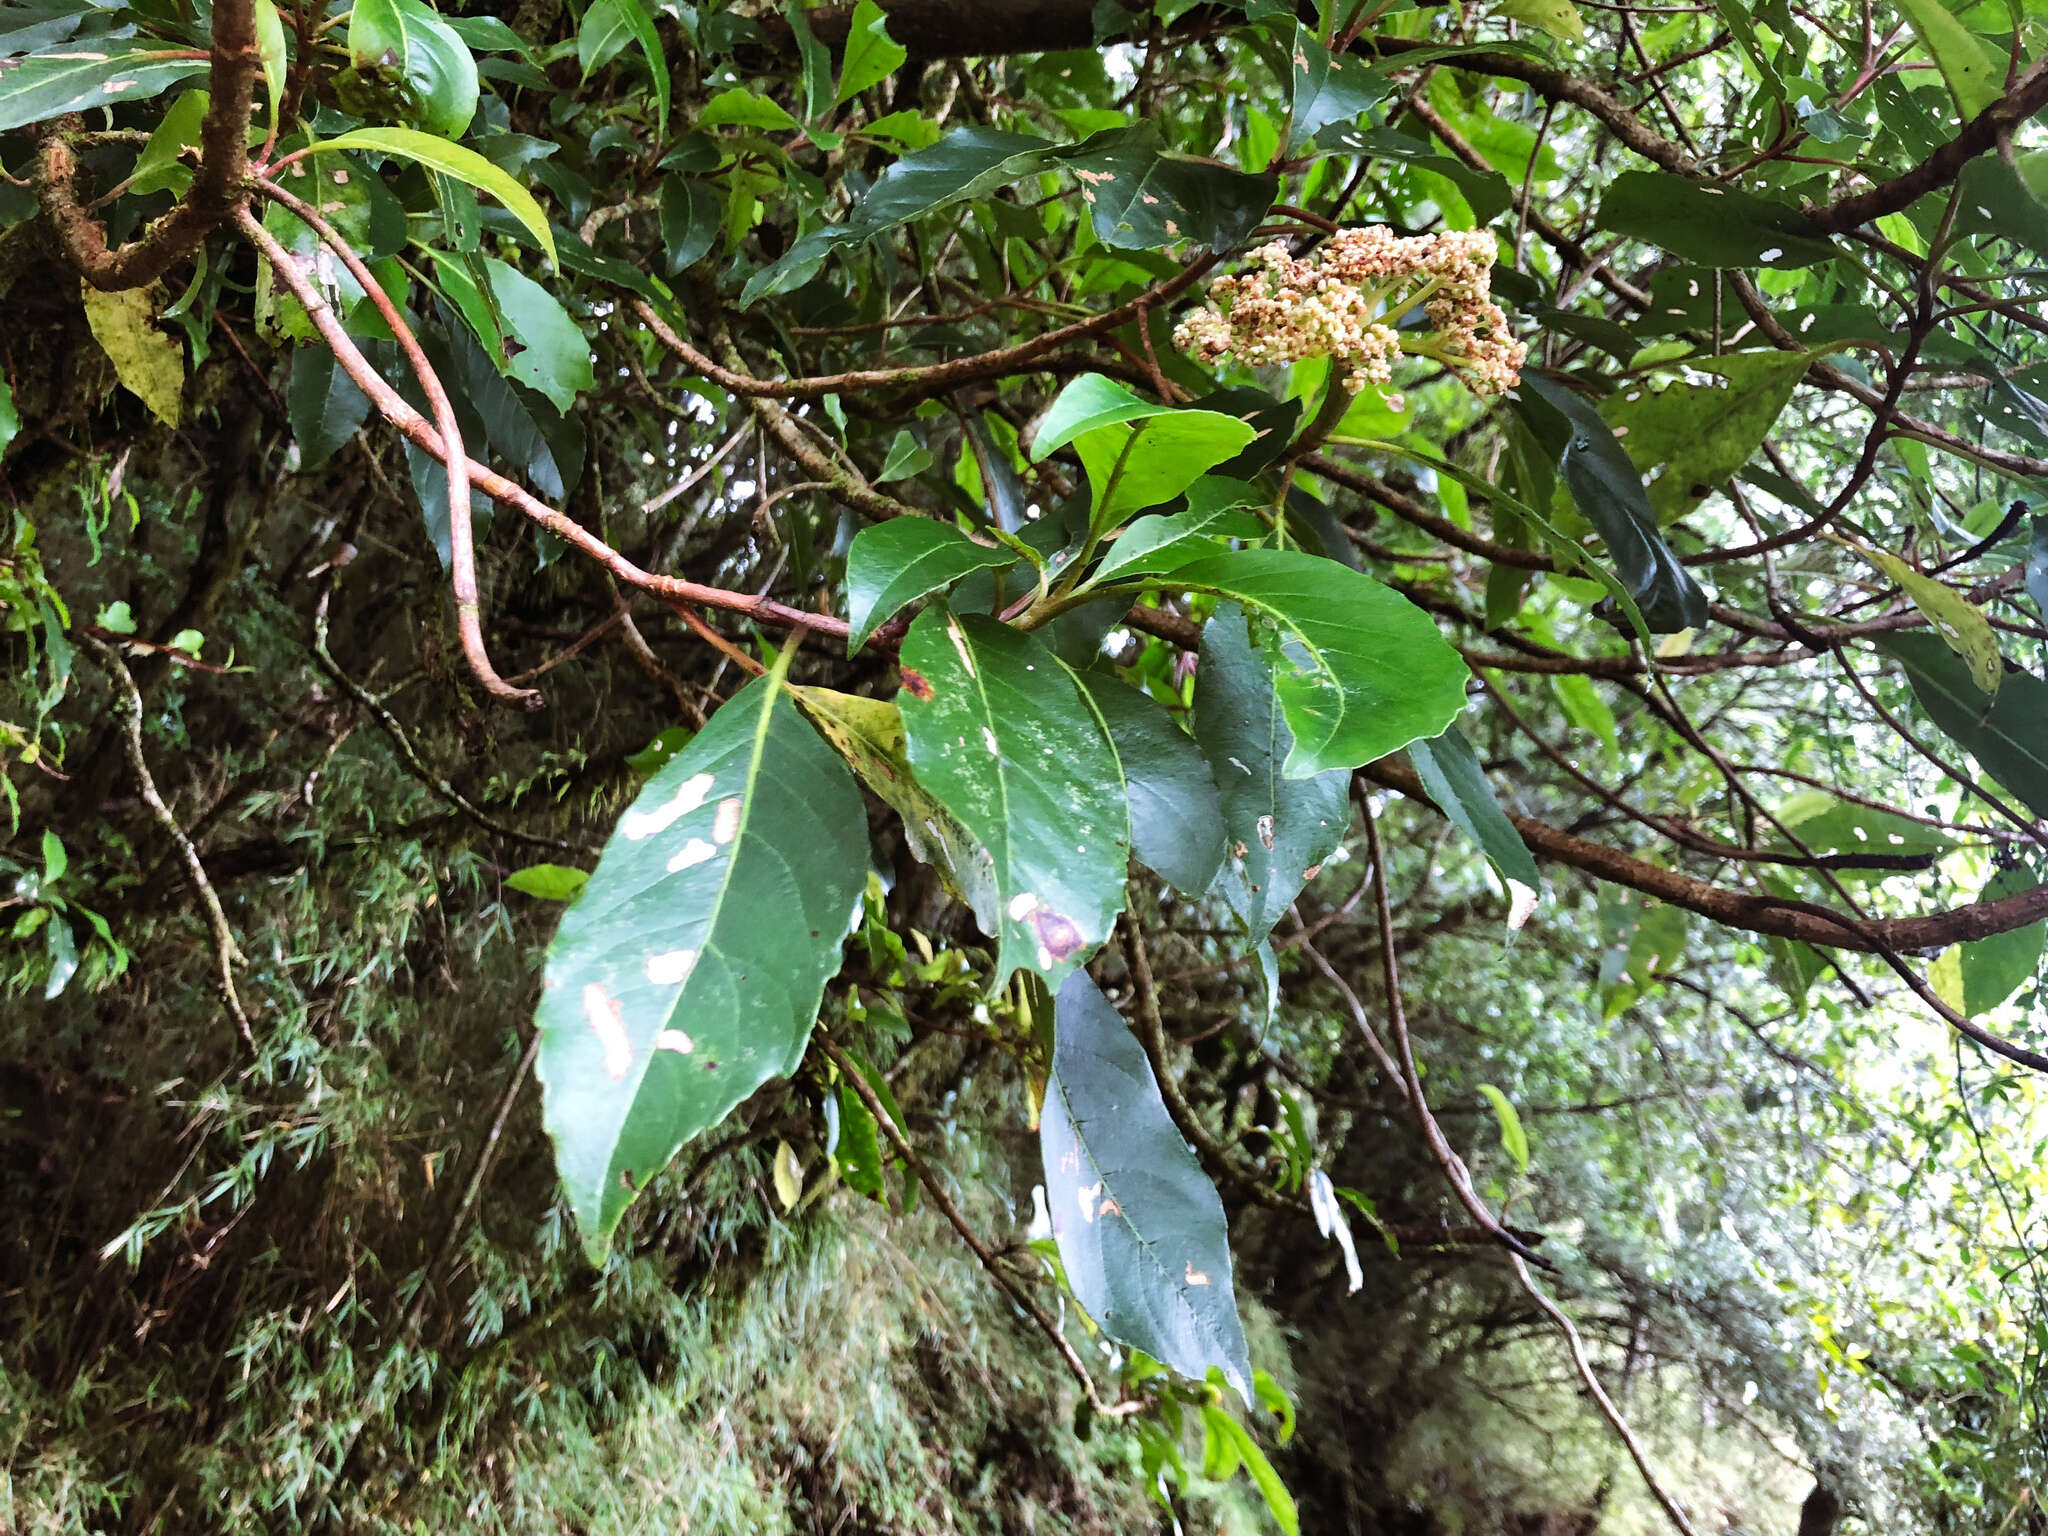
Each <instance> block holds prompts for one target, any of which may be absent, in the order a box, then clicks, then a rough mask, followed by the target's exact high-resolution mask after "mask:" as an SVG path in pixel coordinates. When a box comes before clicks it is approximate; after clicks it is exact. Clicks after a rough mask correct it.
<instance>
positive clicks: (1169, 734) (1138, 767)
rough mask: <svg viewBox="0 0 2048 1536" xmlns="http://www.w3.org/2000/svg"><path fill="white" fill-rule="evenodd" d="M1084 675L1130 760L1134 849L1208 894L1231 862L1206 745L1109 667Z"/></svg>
mask: <svg viewBox="0 0 2048 1536" xmlns="http://www.w3.org/2000/svg"><path fill="white" fill-rule="evenodd" d="M1080 678H1081V686H1082V687H1084V688H1086V689H1087V690H1088V696H1089V697H1090V698H1091V699H1093V700H1094V701H1095V707H1096V708H1097V709H1098V710H1100V711H1101V712H1102V719H1103V722H1104V723H1105V724H1106V725H1107V726H1108V727H1109V739H1110V740H1111V741H1112V742H1114V743H1115V744H1116V755H1117V759H1118V761H1119V762H1121V763H1122V764H1123V771H1124V787H1125V791H1126V793H1127V794H1128V796H1129V799H1130V810H1131V852H1132V853H1134V854H1135V855H1137V859H1138V862H1139V863H1140V864H1143V865H1144V866H1145V867H1146V868H1147V869H1149V870H1151V871H1152V872H1153V873H1154V874H1156V875H1158V876H1159V877H1160V878H1161V879H1163V880H1165V881H1166V882H1167V883H1168V884H1169V885H1171V886H1172V887H1173V888H1174V889H1175V890H1177V891H1179V892H1180V893H1181V894H1182V895H1184V896H1191V897H1192V896H1202V895H1205V894H1206V893H1207V892H1208V890H1209V887H1210V886H1212V885H1214V884H1215V883H1216V874H1217V871H1218V870H1220V869H1221V868H1222V867H1223V807H1222V804H1221V802H1220V801H1218V799H1217V798H1216V780H1215V778H1214V776H1213V775H1211V773H1210V772H1209V763H1208V760H1207V759H1206V758H1204V757H1203V756H1202V749H1201V748H1200V747H1198V746H1196V745H1195V740H1194V738H1193V737H1192V736H1190V735H1188V733H1187V732H1186V731H1184V730H1182V729H1181V728H1180V727H1179V726H1178V725H1176V724H1174V721H1173V717H1172V716H1171V715H1170V714H1168V713H1167V711H1166V710H1165V709H1164V708H1163V707H1162V706H1161V705H1159V704H1157V703H1155V702H1154V701H1153V700H1152V699H1151V698H1149V697H1148V696H1147V695H1145V694H1143V693H1141V692H1139V691H1138V690H1137V689H1135V688H1127V687H1125V686H1124V685H1123V684H1122V683H1120V682H1118V681H1117V680H1116V679H1115V678H1113V677H1109V676H1107V675H1105V674H1103V673H1101V672H1083V673H1081V674H1080Z"/></svg>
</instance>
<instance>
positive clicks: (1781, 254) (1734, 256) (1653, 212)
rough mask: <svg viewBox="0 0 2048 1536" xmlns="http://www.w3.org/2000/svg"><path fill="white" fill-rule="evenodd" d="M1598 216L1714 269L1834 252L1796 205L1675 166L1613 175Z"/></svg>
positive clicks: (1796, 262)
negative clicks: (1704, 179)
mask: <svg viewBox="0 0 2048 1536" xmlns="http://www.w3.org/2000/svg"><path fill="white" fill-rule="evenodd" d="M1596 222H1597V223H1598V224H1599V226H1600V228H1602V229H1610V230H1613V231H1614V232H1615V233H1616V234H1619V235H1632V236H1634V237H1635V238H1636V239H1638V240H1647V241H1648V242H1650V243H1651V244H1652V245H1656V246H1661V247H1662V248H1663V249H1665V250H1667V251H1670V252H1671V253H1672V254H1673V255H1675V256H1681V257H1683V258H1684V259H1685V260H1687V261H1694V262H1698V263H1700V264H1701V265H1702V266H1708V267H1752V266H1764V267H1810V266H1812V265H1813V264H1814V263H1815V262H1817V261H1826V260H1828V259H1829V258H1831V257H1832V256H1834V255H1835V247H1834V245H1833V243H1832V242H1830V241H1829V240H1828V239H1827V238H1826V237H1825V236H1823V235H1820V234H1817V233H1816V232H1815V231H1814V229H1813V226H1812V225H1811V224H1810V223H1809V222H1808V221H1807V218H1806V215H1805V214H1803V213H1801V212H1800V211H1799V210H1798V209H1797V208H1795V207H1793V206H1792V205H1791V204H1790V203H1780V202H1775V201H1773V200H1771V199H1770V198H1765V197H1758V196H1756V195H1755V194H1754V193H1750V192H1741V191H1738V190H1736V189H1735V188H1734V187H1722V186H1710V185H1706V184H1703V183H1701V182H1696V181H1691V180H1688V179H1687V178H1686V177H1683V176H1679V175H1675V174H1673V173H1671V172H1669V171H1625V172H1623V173H1622V174H1621V175H1619V176H1617V177H1615V178H1614V181H1613V182H1612V184H1610V185H1609V187H1608V188H1607V192H1606V194H1605V195H1604V196H1603V197H1602V198H1601V200H1600V212H1599V215H1598V218H1597V220H1596Z"/></svg>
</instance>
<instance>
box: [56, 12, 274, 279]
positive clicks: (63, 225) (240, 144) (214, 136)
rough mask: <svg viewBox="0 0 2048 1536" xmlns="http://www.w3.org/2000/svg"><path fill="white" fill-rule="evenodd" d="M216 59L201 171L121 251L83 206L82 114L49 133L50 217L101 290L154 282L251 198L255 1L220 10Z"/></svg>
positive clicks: (259, 60) (257, 73)
mask: <svg viewBox="0 0 2048 1536" xmlns="http://www.w3.org/2000/svg"><path fill="white" fill-rule="evenodd" d="M212 58H213V70H212V73H211V74H210V75H209V76H208V77H207V85H208V89H209V91H210V92H211V98H210V100H209V102H208V105H207V110H206V116H205V118H204V119H203V120H202V121H201V123H200V125H199V170H198V173H197V174H196V175H195V176H194V177H193V178H192V185H191V187H190V188H188V189H187V190H186V193H185V195H184V196H183V197H182V198H180V199H179V200H178V202H177V203H176V205H175V206H173V207H172V209H171V211H170V212H168V213H166V214H165V215H164V216H163V217H162V218H160V219H158V220H156V221H155V222H154V223H153V224H151V225H150V226H149V228H148V229H146V230H144V231H143V232H142V234H141V235H140V236H139V237H138V238H137V239H134V240H131V241H129V242H128V243H127V244H126V245H124V246H122V247H121V248H120V249H119V250H112V249H110V248H109V247H108V245H107V230H106V226H105V225H103V224H101V223H100V221H99V220H98V219H96V218H94V217H93V216H92V214H91V213H90V212H89V211H88V210H87V209H86V208H85V206H84V205H82V204H81V203H80V202H79V201H78V191H77V176H78V161H77V158H76V157H75V156H74V155H73V154H72V152H71V144H70V141H69V139H68V138H67V134H69V133H71V132H75V131H76V128H77V123H78V119H77V117H76V115H75V114H74V115H72V116H70V117H65V118H59V119H58V120H57V121H56V122H55V123H53V124H51V125H49V128H48V130H47V131H46V132H45V133H44V135H43V144H42V160H41V165H40V167H39V170H38V174H37V177H36V181H37V192H38V194H39V195H40V198H41V201H42V208H43V215H44V217H45V218H47V219H48V220H49V222H50V227H51V228H52V229H54V230H55V231H56V234H57V245H58V248H59V249H60V250H62V251H63V253H64V257H65V259H66V260H67V261H69V262H70V263H71V265H72V266H74V267H76V268H77V269H78V271H79V273H80V274H81V275H82V276H83V277H84V278H85V280H86V281H87V282H89V283H91V284H92V285H93V287H95V288H98V289H100V290H101V291H102V292H106V293H114V292H118V291H120V290H121V289H124V288H142V287H146V286H148V285H149V284H150V283H153V282H155V281H156V280H157V279H158V278H159V277H161V276H163V274H164V273H165V272H166V271H168V270H169V269H170V267H171V266H172V264H173V263H175V262H177V261H178V260H180V259H181V258H182V257H185V256H188V255H190V254H191V253H192V252H193V251H195V250H197V249H198V248H199V246H200V244H201V242H203V241H204V240H205V239H206V237H207V236H208V235H209V234H211V233H212V232H213V231H214V230H215V229H217V228H219V227H220V225H222V224H224V223H225V222H227V220H228V218H229V217H230V216H231V215H232V214H233V213H234V211H235V210H236V209H237V208H238V207H240V206H241V203H242V199H243V198H244V196H246V194H247V190H248V189H247V186H246V183H247V181H248V175H249V119H250V116H251V115H252V113H253V112H254V111H255V106H256V82H257V80H258V79H259V78H260V77H261V76H262V74H263V53H262V49H261V48H260V47H259V46H258V44H257V41H256V5H255V0H218V3H217V4H215V6H214V8H213V36H212Z"/></svg>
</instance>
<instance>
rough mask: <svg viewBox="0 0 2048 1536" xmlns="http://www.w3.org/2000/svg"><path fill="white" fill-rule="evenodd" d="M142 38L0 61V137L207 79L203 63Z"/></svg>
mask: <svg viewBox="0 0 2048 1536" xmlns="http://www.w3.org/2000/svg"><path fill="white" fill-rule="evenodd" d="M189 52H190V50H189V49H173V48H168V47H166V46H165V45H164V44H162V43H159V42H155V41H152V40H148V39H143V38H94V39H92V44H91V46H90V47H87V46H85V45H84V44H82V43H71V44H67V45H65V46H64V47H61V48H52V49H49V50H48V51H46V52H43V53H32V54H30V55H29V56H28V57H27V58H25V59H5V60H0V133H7V132H9V131H11V130H13V129H16V128H24V127H26V126H28V124H30V123H40V122H43V121H45V120H46V119H49V118H52V117H61V116H62V115H63V114H64V113H66V112H83V111H85V110H86V109H87V108H89V107H106V106H112V105H113V104H114V103H115V102H117V101H141V100H144V99H145V98H147V97H150V96H160V95H162V94H163V93H164V92H165V91H166V90H168V89H170V87H172V86H174V85H176V84H177V83H178V82H179V81H180V80H183V79H185V78H186V77H188V76H190V75H202V74H205V73H206V71H207V69H208V67H209V66H208V63H207V61H206V60H205V59H204V58H197V59H194V58H186V57H181V55H183V54H186V53H189Z"/></svg>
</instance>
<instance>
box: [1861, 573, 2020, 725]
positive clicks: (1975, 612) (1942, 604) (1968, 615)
mask: <svg viewBox="0 0 2048 1536" xmlns="http://www.w3.org/2000/svg"><path fill="white" fill-rule="evenodd" d="M1862 554H1863V557H1864V558H1865V559H1866V560H1868V561H1870V563H1871V564H1872V565H1875V566H1876V567H1877V568H1878V569H1879V570H1881V571H1883V572H1884V573H1885V575H1887V576H1889V577H1891V579H1892V580H1893V581H1895V582H1897V583H1898V587H1899V590H1900V591H1901V592H1903V593H1905V594H1906V596H1907V597H1908V598H1910V599H1911V600H1912V603H1913V606H1914V607H1915V608H1918V609H1919V610H1920V612H1921V613H1922V614H1924V615H1925V616H1926V619H1927V622H1928V623H1929V624H1931V625H1932V626H1933V627H1934V632H1935V633H1936V634H1937V635H1939V636H1941V638H1942V639H1944V640H1946V641H1947V642H1948V645H1949V649H1950V650H1952V651H1954V652H1955V653H1956V654H1957V655H1958V656H1960V657H1962V658H1963V660H1964V661H1965V662H1967V663H1968V664H1969V667H1970V681H1971V682H1973V683H1975V684H1976V685H1977V687H1978V688H1979V689H1981V690H1982V691H1983V692H1984V693H1986V694H1989V695H1990V696H1992V697H1993V698H1996V697H1997V695H1998V690H1999V687H2000V685H2001V684H2003V683H2004V682H2005V663H2004V661H2003V660H2002V659H2001V658H2000V656H1999V654H1998V635H1997V633H1996V632H1995V631H1994V630H1993V629H1992V628H1991V621H1990V620H1989V619H1987V618H1985V617H1984V612H1983V610H1982V609H1980V608H1979V607H1978V606H1977V605H1976V604H1975V603H1973V602H1971V601H1970V600H1969V599H1968V598H1967V597H1964V596H1963V595H1962V593H1960V592H1957V591H1956V590H1954V589H1953V588H1951V587H1949V586H1946V585H1944V584H1943V583H1942V582H1940V581H1937V580H1936V579H1935V578H1934V577H1932V576H1928V575H1925V574H1924V573H1922V572H1921V571H1920V570H1918V569H1917V568H1916V567H1914V566H1911V565H1908V564H1907V563H1906V562H1905V561H1904V560H1901V559H1900V558H1899V557H1898V556H1897V555H1894V554H1888V553H1887V552H1886V551H1884V550H1881V549H1865V550H1863V551H1862Z"/></svg>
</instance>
